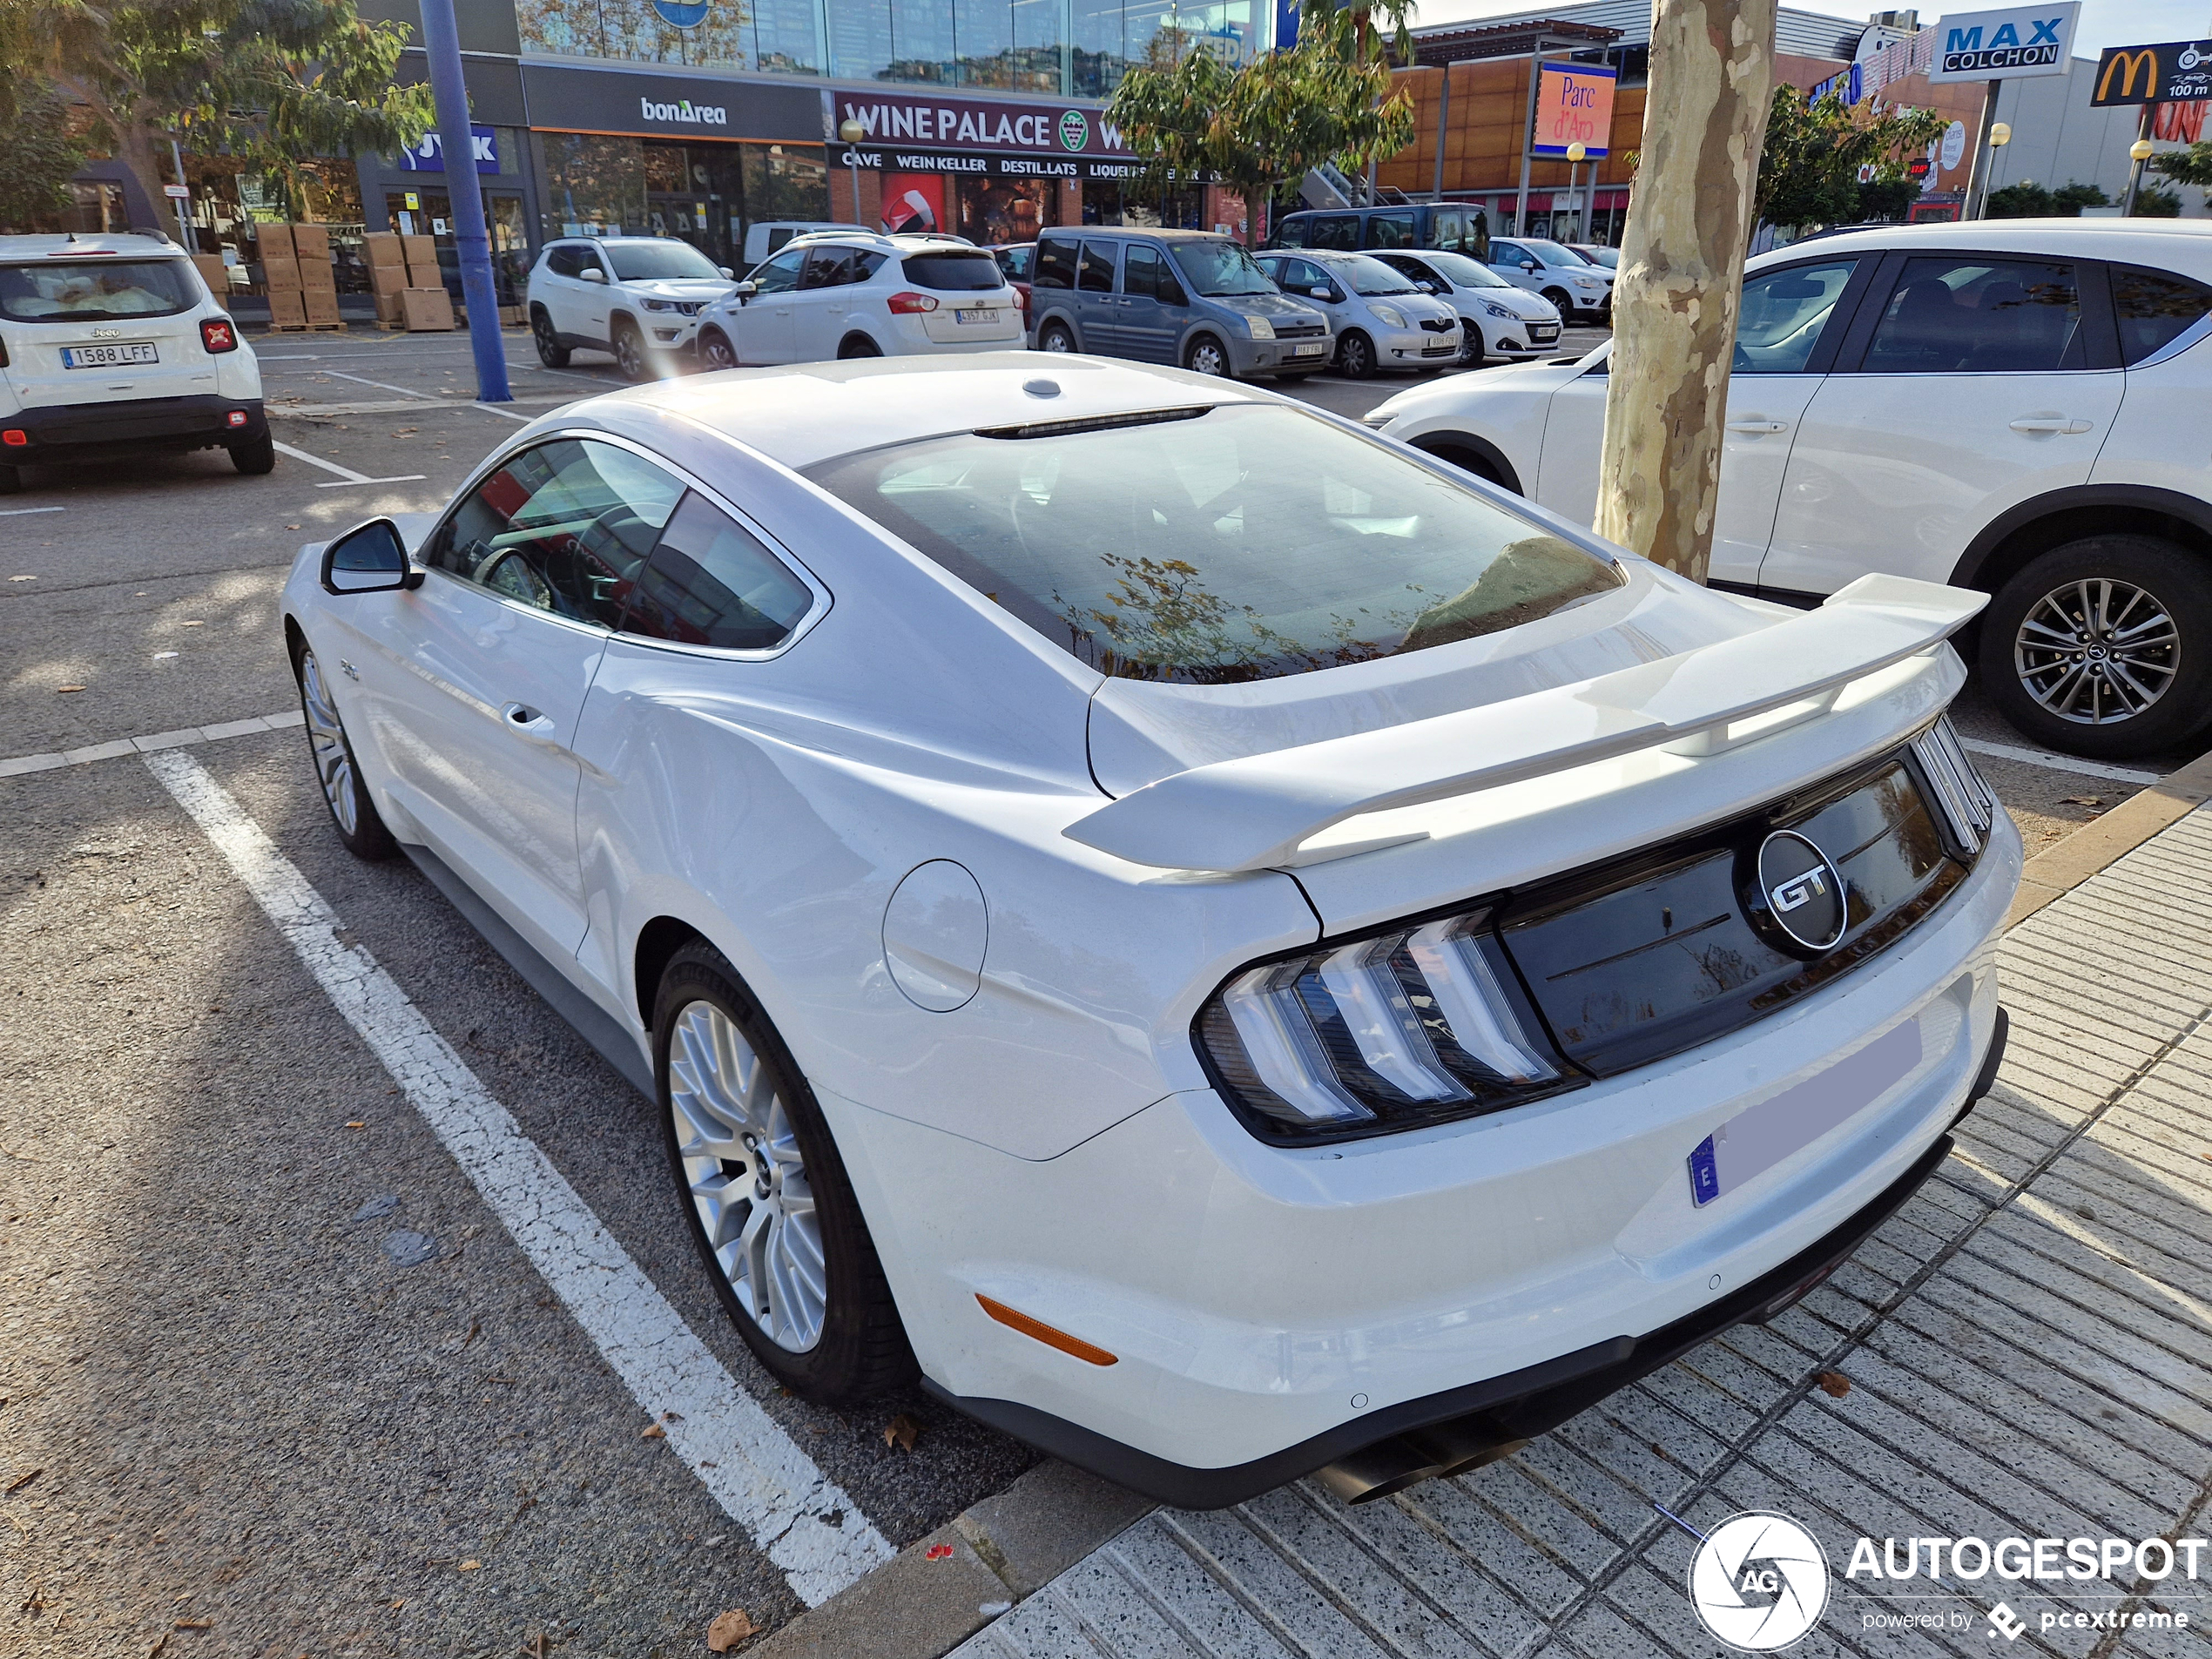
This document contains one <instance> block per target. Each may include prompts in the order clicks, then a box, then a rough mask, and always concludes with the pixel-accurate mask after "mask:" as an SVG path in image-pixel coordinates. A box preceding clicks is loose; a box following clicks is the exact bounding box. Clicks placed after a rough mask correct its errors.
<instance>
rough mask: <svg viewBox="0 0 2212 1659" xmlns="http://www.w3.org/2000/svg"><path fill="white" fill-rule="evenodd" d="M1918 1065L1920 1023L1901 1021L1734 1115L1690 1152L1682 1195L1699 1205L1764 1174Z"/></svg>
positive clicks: (1908, 1074) (1873, 1098)
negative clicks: (1686, 1184)
mask: <svg viewBox="0 0 2212 1659" xmlns="http://www.w3.org/2000/svg"><path fill="white" fill-rule="evenodd" d="M1919 1064H1920V1022H1919V1021H1918V1020H1907V1021H1905V1023H1904V1024H1902V1025H1900V1026H1898V1027H1896V1028H1893V1029H1892V1030H1890V1031H1887V1032H1885V1033H1884V1034H1883V1035H1880V1036H1878V1037H1877V1038H1875V1039H1874V1041H1873V1042H1870V1043H1868V1044H1867V1045H1866V1046H1865V1048H1863V1049H1860V1050H1859V1051H1858V1053H1857V1054H1855V1055H1850V1056H1849V1057H1847V1058H1845V1059H1843V1060H1838V1062H1836V1063H1835V1064H1834V1065H1832V1066H1830V1067H1829V1068H1828V1069H1826V1070H1825V1071H1822V1072H1817V1073H1816V1074H1815V1075H1814V1076H1811V1077H1810V1078H1808V1079H1806V1080H1805V1081H1804V1082H1801V1083H1798V1084H1797V1086H1796V1087H1794V1088H1791V1089H1784V1090H1783V1091H1782V1092H1781V1093H1780V1094H1778V1095H1777V1096H1774V1097H1773V1098H1772V1099H1771V1100H1768V1101H1764V1102H1762V1103H1760V1104H1758V1105H1757V1106H1754V1107H1752V1108H1751V1109H1750V1110H1749V1111H1743V1112H1738V1113H1737V1115H1736V1116H1733V1117H1731V1118H1730V1119H1729V1120H1728V1122H1727V1123H1723V1124H1722V1125H1721V1126H1720V1128H1718V1129H1716V1130H1714V1131H1713V1132H1712V1133H1711V1134H1710V1135H1708V1136H1706V1137H1705V1138H1704V1139H1703V1141H1700V1142H1699V1143H1697V1149H1696V1150H1695V1151H1694V1152H1692V1153H1691V1154H1690V1155H1689V1200H1690V1202H1691V1203H1692V1204H1696V1205H1699V1206H1701V1207H1702V1206H1703V1205H1705V1204H1710V1203H1712V1201H1713V1200H1714V1199H1716V1198H1717V1197H1720V1196H1721V1194H1723V1192H1733V1191H1734V1190H1736V1189H1737V1188H1738V1187H1740V1186H1742V1185H1743V1184H1744V1183H1746V1182H1747V1181H1750V1180H1752V1179H1753V1178H1755V1177H1758V1176H1761V1175H1764V1174H1765V1173H1766V1171H1767V1170H1770V1169H1772V1168H1773V1167H1774V1166H1775V1165H1776V1164H1777V1163H1781V1162H1782V1160H1783V1159H1784V1158H1786V1157H1789V1156H1790V1155H1791V1153H1792V1152H1795V1151H1797V1150H1798V1149H1799V1148H1800V1147H1805V1146H1810V1145H1811V1144H1812V1143H1813V1142H1815V1141H1817V1140H1818V1139H1819V1138H1820V1137H1821V1136H1824V1135H1825V1134H1826V1133H1827V1132H1828V1131H1829V1130H1831V1129H1833V1128H1835V1127H1836V1125H1837V1124H1838V1123H1842V1122H1843V1121H1844V1119H1845V1118H1847V1117H1850V1116H1854V1115H1855V1114H1857V1113H1858V1112H1859V1111H1860V1110H1862V1109H1864V1108H1865V1107H1867V1106H1869V1105H1871V1104H1872V1103H1874V1102H1875V1101H1877V1100H1878V1099H1880V1098H1881V1097H1882V1096H1884V1095H1885V1094H1887V1093H1888V1092H1889V1091H1890V1090H1891V1089H1893V1088H1895V1087H1896V1086H1897V1085H1898V1083H1900V1082H1904V1081H1905V1078H1907V1077H1909V1076H1912V1073H1913V1072H1914V1071H1915V1070H1916V1069H1918V1068H1919Z"/></svg>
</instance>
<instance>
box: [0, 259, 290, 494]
mask: <svg viewBox="0 0 2212 1659" xmlns="http://www.w3.org/2000/svg"><path fill="white" fill-rule="evenodd" d="M185 449H226V450H228V451H229V452H230V457H231V462H232V464H233V466H235V467H236V468H237V469H239V471H240V472H242V473H249V474H258V473H266V472H268V471H269V470H271V469H273V467H275V465H276V449H275V448H274V447H273V445H272V443H271V442H270V441H269V422H268V418H267V415H266V413H265V412H264V410H263V408H262V405H261V370H260V365H259V364H257V363H256V362H255V361H254V359H253V347H251V346H249V345H247V344H246V341H245V339H244V337H243V336H242V335H240V334H239V332H238V326H237V325H236V324H235V323H233V321H232V320H231V318H230V314H229V313H228V312H226V311H225V310H224V309H223V307H221V306H220V305H219V304H217V303H216V300H215V298H214V296H213V295H212V294H211V293H208V291H207V285H206V283H205V282H203V281H202V280H200V275H199V271H198V270H197V269H196V268H194V266H193V265H192V260H190V259H189V258H187V257H186V256H185V250H184V249H183V248H181V247H179V246H177V244H176V243H174V242H172V241H169V240H168V239H165V238H163V237H158V236H74V235H66V236H0V495H13V494H14V493H15V492H16V491H17V490H19V489H22V488H23V485H24V469H25V468H27V467H42V466H51V465H55V464H57V463H66V462H79V461H105V462H114V461H118V460H121V459H124V458H125V457H129V456H132V455H146V454H150V453H157V452H160V451H171V452H174V451H178V450H185Z"/></svg>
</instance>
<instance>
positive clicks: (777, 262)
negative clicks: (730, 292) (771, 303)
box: [752, 247, 806, 293]
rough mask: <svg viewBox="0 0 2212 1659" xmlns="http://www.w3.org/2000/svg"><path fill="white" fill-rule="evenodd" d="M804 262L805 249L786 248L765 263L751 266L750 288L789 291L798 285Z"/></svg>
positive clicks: (760, 290)
mask: <svg viewBox="0 0 2212 1659" xmlns="http://www.w3.org/2000/svg"><path fill="white" fill-rule="evenodd" d="M805 266H806V249H805V248H803V247H792V248H786V249H785V250H784V251H783V252H782V253H779V254H777V255H776V257H775V258H774V259H772V260H769V261H768V262H767V263H766V264H765V265H759V266H754V267H753V273H752V290H753V292H754V293H790V292H791V291H792V289H793V288H795V287H798V286H799V272H800V271H801V270H802V269H804V268H805Z"/></svg>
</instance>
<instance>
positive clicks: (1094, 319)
mask: <svg viewBox="0 0 2212 1659" xmlns="http://www.w3.org/2000/svg"><path fill="white" fill-rule="evenodd" d="M1029 326H1030V327H1032V328H1033V329H1035V343H1036V348H1037V349H1038V350H1039V351H1082V352H1091V353H1093V354H1096V355H1098V356H1101V357H1133V358H1136V360H1137V361H1140V362H1147V363H1176V364H1179V365H1181V366H1182V367H1183V368H1187V369H1190V370H1192V371H1194V372H1195V373H1197V374H1227V375H1230V376H1231V377H1233V378H1237V379H1242V378H1244V376H1246V375H1250V374H1275V375H1282V374H1290V375H1299V374H1312V373H1314V372H1315V371H1316V370H1318V369H1322V368H1327V367H1328V363H1329V357H1330V354H1331V352H1332V350H1333V349H1334V345H1335V342H1334V341H1332V340H1331V339H1330V338H1329V320H1328V317H1327V316H1326V315H1325V314H1324V313H1323V312H1321V311H1320V310H1319V309H1318V307H1313V306H1310V305H1307V304H1306V303H1305V302H1304V301H1303V300H1293V299H1291V298H1290V297H1289V296H1288V295H1286V294H1285V293H1283V292H1282V290H1281V289H1279V288H1278V287H1276V286H1275V284H1274V283H1273V282H1272V281H1271V280H1269V278H1268V275H1267V273H1265V272H1264V271H1263V270H1261V269H1260V268H1259V266H1258V265H1257V264H1255V263H1254V262H1253V260H1252V257H1251V254H1249V253H1245V252H1244V249H1243V248H1242V247H1241V246H1238V244H1237V243H1236V242H1234V241H1232V240H1231V239H1229V238H1228V237H1226V236H1221V235H1217V234H1215V233H1211V232H1208V231H1148V230H1130V229H1117V228H1114V227H1111V226H1103V225H1101V226H1089V225H1086V226H1082V227H1081V228H1080V229H1078V228H1075V227H1072V226H1070V227H1069V228H1066V229H1059V230H1042V231H1040V232H1038V233H1037V253H1036V263H1035V266H1033V267H1032V269H1031V272H1030V276H1029Z"/></svg>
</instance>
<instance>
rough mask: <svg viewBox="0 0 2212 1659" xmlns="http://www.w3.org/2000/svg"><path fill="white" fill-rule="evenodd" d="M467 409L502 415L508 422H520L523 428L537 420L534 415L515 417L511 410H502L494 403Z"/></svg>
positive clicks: (476, 405) (472, 406)
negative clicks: (477, 409)
mask: <svg viewBox="0 0 2212 1659" xmlns="http://www.w3.org/2000/svg"><path fill="white" fill-rule="evenodd" d="M520 401H522V400H521V399H520V398H517V399H516V402H520ZM469 407H471V408H479V409H482V411H483V412H484V413H485V414H486V415H505V416H506V417H507V418H508V419H509V420H510V421H521V422H522V423H523V425H524V426H528V425H529V423H530V422H531V421H535V420H536V419H537V416H536V415H517V414H516V413H515V411H514V410H512V409H502V408H500V407H499V405H498V404H496V403H475V404H472V405H470V406H469Z"/></svg>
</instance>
